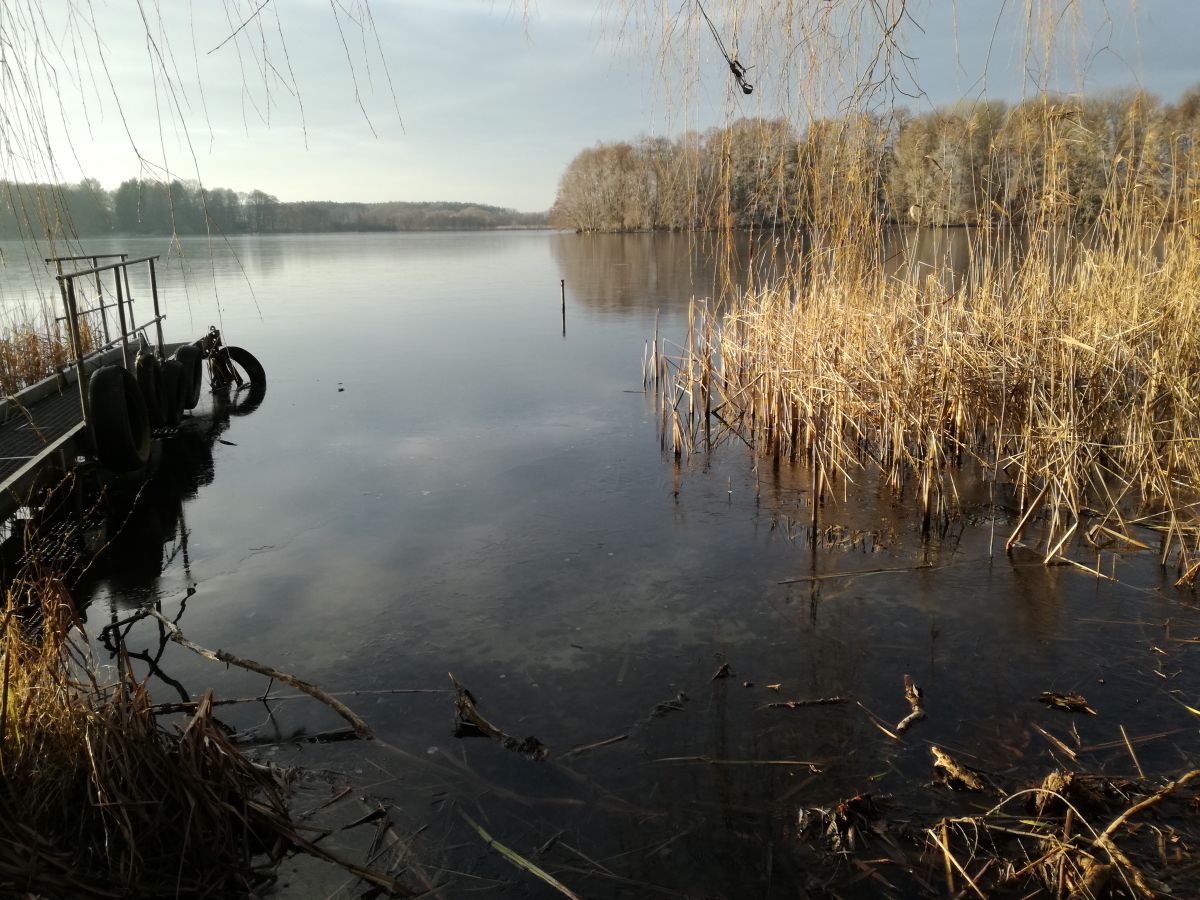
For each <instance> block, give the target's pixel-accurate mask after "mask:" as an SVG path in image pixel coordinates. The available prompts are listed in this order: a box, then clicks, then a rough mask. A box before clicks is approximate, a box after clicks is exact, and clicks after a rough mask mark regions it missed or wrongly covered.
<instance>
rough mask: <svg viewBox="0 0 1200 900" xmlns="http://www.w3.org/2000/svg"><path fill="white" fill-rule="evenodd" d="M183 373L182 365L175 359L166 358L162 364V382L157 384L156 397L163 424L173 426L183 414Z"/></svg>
mask: <svg viewBox="0 0 1200 900" xmlns="http://www.w3.org/2000/svg"><path fill="white" fill-rule="evenodd" d="M184 380H185V375H184V371H183V366H182V365H181V364H180V362H179V360H177V359H168V360H167V361H166V362H164V363H163V364H162V383H161V384H160V385H159V391H158V399H159V403H160V404H161V405H160V406H159V410H160V413H159V414H160V415H161V417H162V421H163V424H164V425H166V426H167V427H169V428H174V427H175V426H176V425H178V424H179V420H180V418H181V417H182V416H183V400H184V396H183V391H184Z"/></svg>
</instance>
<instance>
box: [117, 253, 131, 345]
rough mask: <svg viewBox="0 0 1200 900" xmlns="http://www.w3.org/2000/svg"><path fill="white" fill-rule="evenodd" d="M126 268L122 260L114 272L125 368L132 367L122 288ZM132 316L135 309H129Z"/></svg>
mask: <svg viewBox="0 0 1200 900" xmlns="http://www.w3.org/2000/svg"><path fill="white" fill-rule="evenodd" d="M124 269H125V263H124V261H122V262H121V263H119V264H118V266H117V268H116V270H115V271H114V273H113V274H115V275H116V276H117V277H116V278H115V279H113V280H114V281H115V282H116V285H117V318H118V319H119V320H120V322H121V362H122V363H123V364H124V365H125V368H127V369H128V368H130V365H129V333H128V329H126V327H125V305H124V304H125V292H124V291H123V290H122V289H121V273H122V271H124ZM129 314H130V316H132V315H133V310H132V309H131V310H130V311H129Z"/></svg>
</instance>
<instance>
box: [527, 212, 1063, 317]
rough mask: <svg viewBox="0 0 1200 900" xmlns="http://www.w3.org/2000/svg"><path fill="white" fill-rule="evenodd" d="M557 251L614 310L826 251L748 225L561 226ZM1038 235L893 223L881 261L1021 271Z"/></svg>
mask: <svg viewBox="0 0 1200 900" xmlns="http://www.w3.org/2000/svg"><path fill="white" fill-rule="evenodd" d="M1051 240H1052V241H1053V253H1052V258H1053V259H1054V260H1055V261H1056V262H1057V263H1058V264H1061V265H1064V266H1068V267H1069V266H1070V265H1072V264H1073V262H1074V261H1075V259H1076V258H1077V251H1078V249H1079V247H1080V246H1081V245H1080V244H1079V242H1078V241H1076V240H1072V239H1070V238H1069V237H1068V236H1067V235H1066V233H1065V231H1064V232H1063V233H1057V234H1052V235H1051ZM550 252H551V254H552V255H553V257H554V260H555V262H556V263H557V264H558V268H559V275H560V277H561V278H564V279H565V280H566V282H567V289H568V291H569V293H570V296H571V297H572V298H574V299H575V300H576V301H577V302H579V303H581V304H582V305H584V306H585V307H589V308H592V309H596V310H600V311H606V312H635V311H644V312H647V313H653V312H654V311H656V310H659V309H662V310H672V309H677V310H683V309H686V308H687V305H688V303H689V302H690V301H691V299H692V297H728V296H731V295H733V296H736V295H738V294H740V293H742V292H744V291H745V290H746V288H747V287H748V286H749V285H750V278H749V272H750V270H751V266H750V264H749V263H750V260H751V257H753V272H754V279H753V282H754V284H755V285H764V284H770V283H771V282H772V281H773V280H774V279H775V278H776V277H777V276H778V275H779V274H780V273H782V272H784V271H785V270H787V268H788V266H789V264H790V263H792V262H794V257H795V254H796V253H803V254H804V257H805V259H806V260H809V261H811V263H812V267H805V266H800V267H794V266H793V267H792V270H793V271H800V272H802V273H811V271H812V270H813V267H816V266H819V265H820V263H821V261H822V259H823V258H824V256H823V254H821V253H819V252H816V251H815V250H814V248H813V247H812V246H811V245H810V244H809V242H807V241H805V240H803V239H801V238H798V237H797V236H796V234H795V233H789V232H783V231H780V232H760V233H756V234H753V235H752V234H750V233H749V232H743V233H741V234H738V235H736V236H734V237H733V238H732V239H731V240H729V241H726V240H725V239H724V238H722V237H720V236H718V235H715V234H708V233H690V234H684V233H670V232H657V233H639V234H556V235H552V236H550ZM1029 252H1030V243H1029V241H1028V240H1023V239H1021V238H1020V236H1018V235H1014V234H1012V233H1008V232H1006V233H1003V234H1001V233H998V232H994V231H993V232H984V231H981V230H978V229H971V228H915V227H913V228H904V227H897V228H893V229H889V231H888V233H887V235H886V237H885V241H884V247H883V257H882V259H881V267H882V269H883V272H884V274H885V275H886V276H888V277H890V278H898V279H903V280H906V281H911V282H914V283H916V284H919V285H920V284H924V283H925V282H926V280H927V279H928V278H929V277H930V276H933V277H934V278H936V279H938V280H948V281H949V283H950V284H952V285H953V286H954V287H956V288H957V287H959V286H961V285H963V284H964V283H965V282H966V281H967V278H968V276H969V274H970V273H971V271H972V269H974V268H977V267H979V266H980V264H981V263H982V262H984V261H985V260H986V261H987V262H988V263H989V264H990V265H991V266H993V267H998V268H1000V269H1002V270H1006V271H1016V269H1017V268H1018V267H1019V265H1020V263H1021V260H1022V259H1023V258H1024V256H1025V255H1026V254H1027V253H1029Z"/></svg>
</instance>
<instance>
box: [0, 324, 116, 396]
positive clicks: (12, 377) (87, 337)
mask: <svg viewBox="0 0 1200 900" xmlns="http://www.w3.org/2000/svg"><path fill="white" fill-rule="evenodd" d="M79 334H80V339H81V340H82V342H83V352H84V353H89V352H91V351H92V350H93V349H95V347H96V340H95V337H94V335H93V333H92V328H91V326H90V323H89V321H88V316H80V318H79ZM72 358H73V353H72V352H71V337H70V334H69V333H68V332H67V329H66V326H65V324H64V323H62V322H57V321H55V320H54V319H53V317H51V316H49V315H45V316H44V317H43V321H42V322H41V323H37V322H36V321H35V320H34V319H33V318H32V317H30V318H21V317H18V318H16V319H14V320H13V321H10V322H9V324H8V325H7V327H5V328H4V329H3V331H2V332H0V393H3V394H4V395H6V396H8V395H12V394H15V393H17V392H18V391H19V390H21V389H22V388H25V387H28V386H29V385H31V384H36V383H37V382H39V381H41V380H42V379H43V378H46V377H48V376H50V375H53V374H54V373H55V372H61V371H62V370H63V369H65V368H66V367H67V366H69V365H70V363H71V360H72Z"/></svg>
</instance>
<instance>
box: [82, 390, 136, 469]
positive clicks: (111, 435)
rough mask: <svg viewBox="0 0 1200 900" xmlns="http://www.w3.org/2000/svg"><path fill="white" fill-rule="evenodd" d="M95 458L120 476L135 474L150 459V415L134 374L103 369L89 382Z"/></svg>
mask: <svg viewBox="0 0 1200 900" xmlns="http://www.w3.org/2000/svg"><path fill="white" fill-rule="evenodd" d="M88 406H89V410H90V418H91V426H92V438H93V440H94V441H95V444H96V457H97V458H98V459H99V460H100V462H101V463H102V464H103V465H104V466H105V467H106V468H108V469H110V470H112V471H113V472H117V473H124V472H133V471H135V470H136V469H140V468H142V467H143V466H144V465H146V463H147V461H149V459H150V416H149V415H148V414H147V412H146V402H145V401H144V400H143V399H142V391H141V388H139V387H138V383H137V379H136V378H135V377H134V376H133V373H132V372H130V371H129V370H128V369H126V368H124V367H123V366H103V367H102V368H100V369H97V370H96V371H95V372H94V373H93V374H92V377H91V380H90V381H89V383H88Z"/></svg>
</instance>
